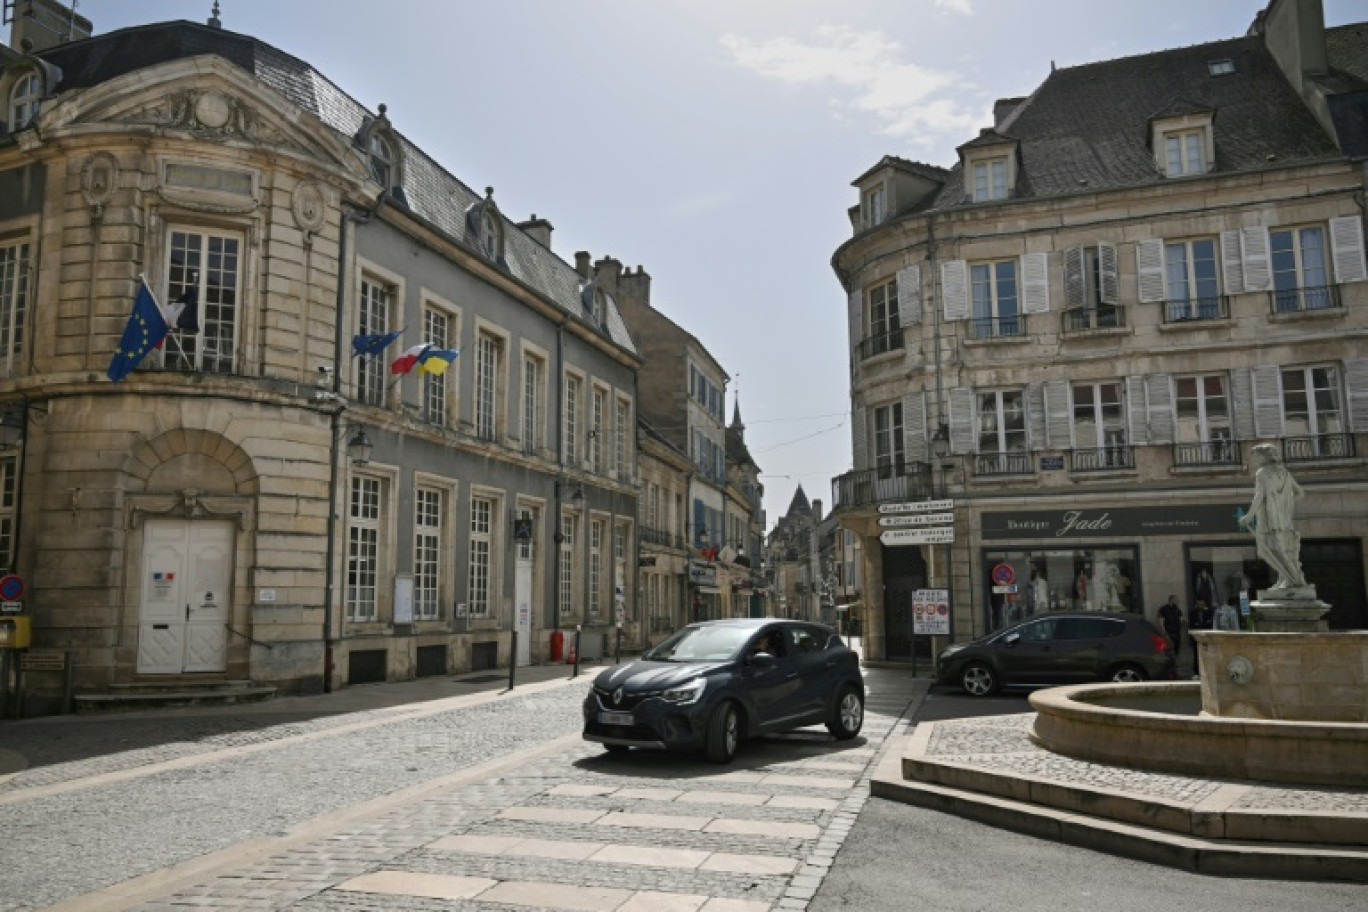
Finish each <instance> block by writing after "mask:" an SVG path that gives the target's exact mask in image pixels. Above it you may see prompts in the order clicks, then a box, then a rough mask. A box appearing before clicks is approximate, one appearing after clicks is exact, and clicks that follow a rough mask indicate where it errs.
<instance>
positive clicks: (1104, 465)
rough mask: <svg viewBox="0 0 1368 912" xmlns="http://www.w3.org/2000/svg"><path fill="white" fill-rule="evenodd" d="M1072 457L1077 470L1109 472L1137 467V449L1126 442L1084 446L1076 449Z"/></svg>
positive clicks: (1073, 465) (1073, 467)
mask: <svg viewBox="0 0 1368 912" xmlns="http://www.w3.org/2000/svg"><path fill="white" fill-rule="evenodd" d="M1071 457H1072V459H1071V462H1072V469H1073V471H1075V472H1109V471H1113V470H1116V469H1133V468H1135V451H1134V450H1133V449H1132V448H1131V447H1129V446H1126V445H1124V444H1122V445H1120V446H1106V447H1083V448H1081V449H1076V450H1074V451H1073V453H1072V454H1071Z"/></svg>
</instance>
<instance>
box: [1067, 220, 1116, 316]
mask: <svg viewBox="0 0 1368 912" xmlns="http://www.w3.org/2000/svg"><path fill="white" fill-rule="evenodd" d="M1118 296H1119V288H1118V282H1117V266H1116V248H1115V247H1114V246H1112V245H1111V244H1108V243H1105V242H1103V243H1097V244H1093V245H1089V246H1086V247H1074V248H1071V249H1069V250H1066V251H1065V252H1064V308H1065V309H1064V330H1065V332H1081V331H1084V330H1090V329H1115V328H1118V327H1121V326H1125V325H1126V322H1125V312H1124V311H1123V310H1122V307H1121V304H1120V301H1119V299H1118Z"/></svg>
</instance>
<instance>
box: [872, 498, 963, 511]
mask: <svg viewBox="0 0 1368 912" xmlns="http://www.w3.org/2000/svg"><path fill="white" fill-rule="evenodd" d="M954 508H955V502H954V501H953V500H921V501H917V502H915V503H886V504H879V512H880V513H930V512H932V511H933V510H953V509H954Z"/></svg>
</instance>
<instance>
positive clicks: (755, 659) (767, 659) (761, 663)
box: [747, 652, 779, 668]
mask: <svg viewBox="0 0 1368 912" xmlns="http://www.w3.org/2000/svg"><path fill="white" fill-rule="evenodd" d="M778 662H779V660H778V659H776V658H775V657H774V655H773V653H769V652H757V653H754V654H752V655H751V657H750V658H749V659H748V660H747V664H748V665H754V666H755V667H756V668H773V667H774V666H775V665H776V664H778Z"/></svg>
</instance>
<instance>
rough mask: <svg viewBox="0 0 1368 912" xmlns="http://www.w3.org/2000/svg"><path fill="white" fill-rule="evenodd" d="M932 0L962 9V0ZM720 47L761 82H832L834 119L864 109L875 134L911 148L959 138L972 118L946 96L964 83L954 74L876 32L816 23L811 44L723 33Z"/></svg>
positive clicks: (973, 121) (975, 120) (976, 118)
mask: <svg viewBox="0 0 1368 912" xmlns="http://www.w3.org/2000/svg"><path fill="white" fill-rule="evenodd" d="M940 2H941V3H943V4H948V5H950V6H952V7H954V8H956V9H959V8H961V7H963V8H964V10H965V11H967V10H968V3H967V0H940ZM722 45H723V47H725V48H726V49H727V50H728V51H729V52H730V53H731V55H732V58H733V59H734V60H735V61H736V63H738V64H739V65H740V66H742V67H744V68H746V69H748V70H751V71H752V72H755V73H758V74H759V75H761V76H764V77H765V78H767V79H773V80H775V81H777V82H783V83H788V84H790V85H797V86H824V87H828V88H831V87H834V88H835V89H836V90H837V92H838V94H837V97H836V98H835V105H836V107H837V108H838V116H840V111H841V110H842V109H844V110H855V111H860V112H864V113H866V114H869V115H871V116H873V117H874V119H875V120H877V121H878V122H879V124H880V132H882V133H884V134H886V135H889V136H896V137H900V138H904V139H907V140H909V141H911V143H912V144H913V145H916V146H919V147H930V146H932V145H934V141H935V140H936V139H940V138H942V137H948V138H952V139H956V138H959V137H962V136H964V135H965V134H967V133H971V132H972V131H973V129H974V128H975V126H976V125H977V124H978V123H979V120H980V117H979V115H978V114H977V113H976V112H974V111H971V110H970V109H968V108H966V107H964V106H963V105H961V104H959V103H958V102H957V101H956V100H955V99H954V97H953V95H960V94H962V93H963V92H964V90H965V88H966V85H965V82H964V80H963V79H962V78H961V77H960V76H959V75H958V74H957V73H953V72H949V71H941V70H932V69H927V68H925V67H921V66H918V65H917V64H915V63H912V62H910V61H908V60H906V59H904V51H903V47H902V45H901V44H899V43H898V42H897V41H895V40H893V39H891V38H889V37H887V36H886V35H884V34H883V33H882V32H877V31H856V30H854V29H851V28H848V27H845V26H830V25H829V26H823V27H821V28H819V29H818V30H817V33H816V36H815V37H814V39H813V40H811V41H803V40H801V39H798V38H791V37H777V38H769V39H765V40H762V41H753V40H751V39H748V38H743V37H741V36H739V35H735V34H728V35H724V36H723V37H722ZM952 93H953V95H952Z"/></svg>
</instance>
